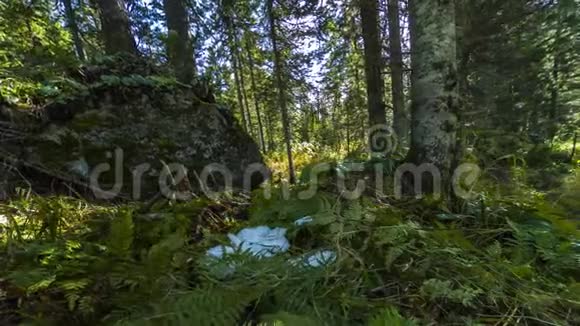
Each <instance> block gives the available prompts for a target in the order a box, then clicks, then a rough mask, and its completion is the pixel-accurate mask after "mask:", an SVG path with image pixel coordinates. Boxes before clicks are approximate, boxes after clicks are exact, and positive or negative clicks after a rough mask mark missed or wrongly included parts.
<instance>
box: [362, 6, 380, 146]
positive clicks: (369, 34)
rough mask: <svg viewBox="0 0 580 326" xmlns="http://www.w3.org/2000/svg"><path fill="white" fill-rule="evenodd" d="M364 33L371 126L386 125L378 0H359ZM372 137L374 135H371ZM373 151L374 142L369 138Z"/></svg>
mask: <svg viewBox="0 0 580 326" xmlns="http://www.w3.org/2000/svg"><path fill="white" fill-rule="evenodd" d="M359 9H360V16H361V25H362V35H363V42H364V59H365V60H364V61H365V74H366V81H367V101H368V111H369V126H370V127H371V128H372V127H374V126H378V125H386V124H387V117H386V112H385V102H384V100H383V93H384V81H383V77H382V74H381V73H382V69H383V58H382V55H381V41H380V34H379V11H378V2H377V0H359ZM371 137H372V135H371ZM369 143H370V145H371V152H375V151H377V150H378V149H376V148H372V145H373V142H372V141H370V140H369Z"/></svg>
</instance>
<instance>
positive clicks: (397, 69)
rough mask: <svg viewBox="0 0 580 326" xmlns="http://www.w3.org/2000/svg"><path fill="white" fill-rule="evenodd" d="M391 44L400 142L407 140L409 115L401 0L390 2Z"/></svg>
mask: <svg viewBox="0 0 580 326" xmlns="http://www.w3.org/2000/svg"><path fill="white" fill-rule="evenodd" d="M388 7H389V8H388V15H389V21H388V25H389V44H390V52H391V53H390V57H391V60H390V62H389V64H390V68H391V83H392V87H391V93H392V96H393V129H394V130H395V133H396V135H397V137H398V138H399V142H403V143H404V142H405V141H406V139H407V132H408V130H407V129H408V127H407V124H408V122H407V114H406V112H405V111H406V110H405V93H404V86H403V54H402V51H401V28H400V24H399V0H388Z"/></svg>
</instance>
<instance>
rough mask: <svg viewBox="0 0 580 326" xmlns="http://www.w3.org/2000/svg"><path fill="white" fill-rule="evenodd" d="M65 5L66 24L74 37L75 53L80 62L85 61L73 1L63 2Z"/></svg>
mask: <svg viewBox="0 0 580 326" xmlns="http://www.w3.org/2000/svg"><path fill="white" fill-rule="evenodd" d="M63 5H64V11H65V14H66V24H67V27H68V29H69V30H70V33H71V35H72V39H73V43H74V46H75V52H76V54H77V57H78V58H79V60H81V61H85V60H86V56H85V49H84V47H83V41H82V39H81V34H80V31H79V27H78V25H77V19H76V14H75V10H74V8H73V6H72V0H63Z"/></svg>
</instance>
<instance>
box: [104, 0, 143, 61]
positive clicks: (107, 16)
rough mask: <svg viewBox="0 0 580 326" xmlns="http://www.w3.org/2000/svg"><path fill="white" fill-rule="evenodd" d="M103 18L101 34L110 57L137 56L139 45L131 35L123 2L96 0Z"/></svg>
mask: <svg viewBox="0 0 580 326" xmlns="http://www.w3.org/2000/svg"><path fill="white" fill-rule="evenodd" d="M96 3H97V6H98V8H99V13H100V17H101V33H102V36H103V41H104V43H105V52H106V53H107V54H109V55H111V54H116V53H119V52H125V53H129V54H133V55H137V54H138V52H137V45H136V44H135V39H134V38H133V34H132V33H131V24H130V22H129V16H127V11H126V10H125V2H124V1H123V0H96Z"/></svg>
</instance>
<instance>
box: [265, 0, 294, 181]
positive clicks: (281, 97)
mask: <svg viewBox="0 0 580 326" xmlns="http://www.w3.org/2000/svg"><path fill="white" fill-rule="evenodd" d="M273 2H274V0H268V2H267V10H268V19H269V23H270V39H271V41H272V51H273V52H274V75H275V76H276V84H277V85H276V86H277V89H278V105H279V106H280V112H281V113H282V127H283V130H284V141H285V143H286V154H287V156H288V173H289V181H290V183H291V184H294V183H295V182H296V176H295V173H294V161H293V159H292V139H291V134H290V119H289V118H288V109H287V107H286V105H287V103H286V84H285V82H284V78H283V76H282V74H283V71H282V69H283V67H282V64H283V63H282V56H281V54H280V51H278V40H277V38H278V36H277V33H276V17H275V15H274V8H273V5H274V3H273Z"/></svg>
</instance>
